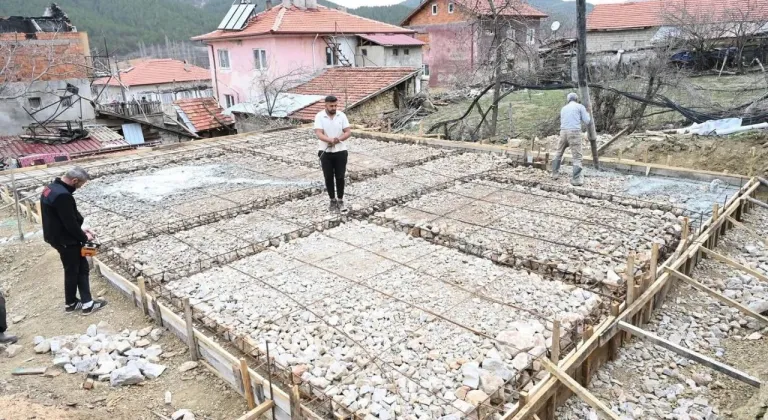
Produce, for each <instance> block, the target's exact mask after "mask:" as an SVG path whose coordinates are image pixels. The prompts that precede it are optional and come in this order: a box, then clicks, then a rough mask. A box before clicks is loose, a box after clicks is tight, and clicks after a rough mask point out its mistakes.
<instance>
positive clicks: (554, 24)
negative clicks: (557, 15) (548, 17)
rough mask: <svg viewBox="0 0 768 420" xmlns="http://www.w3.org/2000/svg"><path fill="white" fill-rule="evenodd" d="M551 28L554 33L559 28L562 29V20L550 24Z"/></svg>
mask: <svg viewBox="0 0 768 420" xmlns="http://www.w3.org/2000/svg"><path fill="white" fill-rule="evenodd" d="M550 28H551V29H552V32H553V33H555V32H557V30H558V29H560V21H557V20H556V21H554V22H552V26H550Z"/></svg>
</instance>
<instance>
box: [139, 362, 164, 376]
mask: <svg viewBox="0 0 768 420" xmlns="http://www.w3.org/2000/svg"><path fill="white" fill-rule="evenodd" d="M141 372H142V373H143V374H144V376H146V377H147V378H149V379H155V378H157V377H158V376H160V375H162V374H163V372H165V366H163V365H158V364H155V363H147V364H146V365H144V368H143V369H141Z"/></svg>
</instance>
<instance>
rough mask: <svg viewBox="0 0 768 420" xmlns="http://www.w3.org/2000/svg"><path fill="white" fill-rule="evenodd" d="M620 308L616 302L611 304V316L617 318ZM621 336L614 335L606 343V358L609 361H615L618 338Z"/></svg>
mask: <svg viewBox="0 0 768 420" xmlns="http://www.w3.org/2000/svg"><path fill="white" fill-rule="evenodd" d="M619 311H620V306H619V303H618V302H611V316H613V317H617V318H618V316H619ZM620 335H621V334H616V335H615V336H614V337H613V338H611V341H609V342H608V358H609V359H610V360H616V355H617V353H618V350H619V340H620V339H621V337H619V336H620Z"/></svg>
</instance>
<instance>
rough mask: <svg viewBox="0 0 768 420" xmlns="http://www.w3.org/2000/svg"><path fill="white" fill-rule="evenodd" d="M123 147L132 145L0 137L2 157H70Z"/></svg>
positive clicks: (92, 140)
mask: <svg viewBox="0 0 768 420" xmlns="http://www.w3.org/2000/svg"><path fill="white" fill-rule="evenodd" d="M123 146H130V145H129V144H128V143H127V142H126V141H125V140H122V141H119V142H118V141H110V142H109V147H105V144H102V143H101V142H100V141H98V140H95V139H92V138H85V139H81V140H75V141H73V142H70V143H67V144H42V143H26V142H25V141H24V140H22V139H21V138H20V137H19V136H6V137H0V156H2V157H14V158H19V157H23V156H29V155H40V154H49V153H66V154H68V155H70V156H76V155H79V154H84V153H92V152H95V151H98V150H106V149H109V148H114V147H123Z"/></svg>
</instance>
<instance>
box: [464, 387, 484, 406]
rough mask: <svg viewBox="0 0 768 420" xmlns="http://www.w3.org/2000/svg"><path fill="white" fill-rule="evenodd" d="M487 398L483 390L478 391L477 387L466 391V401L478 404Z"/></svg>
mask: <svg viewBox="0 0 768 420" xmlns="http://www.w3.org/2000/svg"><path fill="white" fill-rule="evenodd" d="M487 399H488V394H486V393H485V392H483V391H480V390H479V389H473V390H472V391H469V392H467V402H468V403H470V404H472V405H474V406H478V405H480V404H481V403H482V402H484V401H485V400H487Z"/></svg>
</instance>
